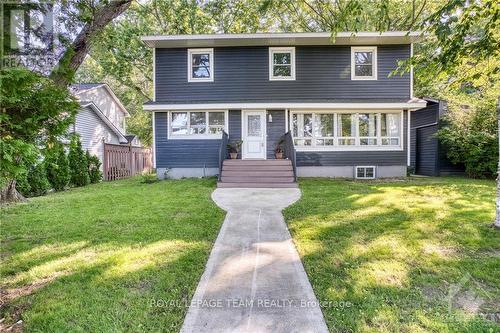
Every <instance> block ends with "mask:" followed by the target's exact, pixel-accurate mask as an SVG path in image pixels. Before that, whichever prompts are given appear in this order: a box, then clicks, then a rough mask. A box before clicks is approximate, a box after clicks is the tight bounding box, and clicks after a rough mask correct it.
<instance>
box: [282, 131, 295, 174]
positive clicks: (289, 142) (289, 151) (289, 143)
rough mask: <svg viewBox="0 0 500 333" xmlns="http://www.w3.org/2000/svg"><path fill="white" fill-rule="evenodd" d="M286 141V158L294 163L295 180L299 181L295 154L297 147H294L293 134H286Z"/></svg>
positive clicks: (289, 132)
mask: <svg viewBox="0 0 500 333" xmlns="http://www.w3.org/2000/svg"><path fill="white" fill-rule="evenodd" d="M284 139H285V142H284V144H283V145H284V150H285V157H286V158H287V159H289V160H290V161H291V162H292V168H293V178H294V179H295V181H297V165H296V161H297V154H296V152H295V146H294V145H293V138H292V132H291V131H288V132H286V133H285V137H284Z"/></svg>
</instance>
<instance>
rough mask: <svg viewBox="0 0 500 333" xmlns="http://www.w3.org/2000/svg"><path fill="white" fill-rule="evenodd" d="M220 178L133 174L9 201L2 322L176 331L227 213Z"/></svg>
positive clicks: (59, 328)
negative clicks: (218, 193)
mask: <svg viewBox="0 0 500 333" xmlns="http://www.w3.org/2000/svg"><path fill="white" fill-rule="evenodd" d="M214 187H215V179H203V180H177V181H174V180H169V181H162V182H157V183H154V184H142V183H141V182H140V181H139V179H137V178H135V179H128V180H123V181H117V182H107V183H101V184H96V185H91V186H88V187H85V188H79V189H72V190H70V191H67V192H63V193H55V194H50V195H47V196H45V197H39V198H33V199H31V200H30V202H29V203H27V204H18V205H14V206H8V207H6V208H2V216H1V221H2V224H1V240H2V242H1V248H0V250H1V251H0V254H1V258H2V265H1V269H0V279H1V280H0V287H1V290H2V295H1V296H2V299H3V301H4V302H6V304H4V305H3V306H2V307H1V308H0V311H1V313H0V318H3V317H5V318H6V320H5V322H4V323H2V324H1V325H4V327H5V326H8V325H10V324H12V323H14V322H16V321H17V320H19V319H22V320H23V326H24V327H22V329H24V330H25V331H27V332H34V331H37V332H63V331H64V332H67V331H74V332H111V331H132V332H146V331H147V332H150V331H153V332H154V331H157V332H159V331H178V330H179V328H180V326H181V325H182V321H183V319H184V315H185V313H186V311H187V309H186V307H185V306H184V302H188V301H189V300H190V299H191V297H192V295H193V294H194V290H195V288H196V285H197V283H198V281H199V279H200V276H201V274H202V273H203V269H204V266H205V263H206V260H207V258H208V254H209V252H210V249H211V247H212V244H213V242H214V241H215V238H216V236H217V233H218V230H219V228H220V226H221V223H222V220H223V217H224V212H223V211H222V210H220V209H219V208H217V207H216V206H215V204H214V203H213V202H212V201H211V199H210V194H211V192H212V191H213V189H214ZM171 301H172V302H171ZM167 302H171V303H167ZM153 303H154V305H152V304H153ZM0 330H1V329H0Z"/></svg>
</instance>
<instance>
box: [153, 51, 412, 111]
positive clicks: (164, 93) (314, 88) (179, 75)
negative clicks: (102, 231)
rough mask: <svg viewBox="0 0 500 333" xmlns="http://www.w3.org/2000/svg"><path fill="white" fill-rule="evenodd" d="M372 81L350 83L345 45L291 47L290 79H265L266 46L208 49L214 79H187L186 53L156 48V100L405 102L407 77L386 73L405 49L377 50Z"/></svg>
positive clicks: (266, 66)
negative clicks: (211, 52) (293, 72)
mask: <svg viewBox="0 0 500 333" xmlns="http://www.w3.org/2000/svg"><path fill="white" fill-rule="evenodd" d="M377 53H378V80H376V81H353V80H351V73H350V72H351V66H350V61H351V51H350V47H349V46H304V47H302V46H301V47H296V80H295V81H269V64H268V56H269V55H268V47H225V48H224V47H223V48H216V49H215V50H214V58H215V60H214V62H215V81H214V82H191V83H188V80H187V49H157V50H156V102H158V103H210V102H235V103H236V102H273V101H286V102H313V101H316V102H321V101H339V102H340V101H346V100H356V101H359V102H362V101H363V100H377V99H378V100H381V101H383V100H386V101H389V100H394V101H404V100H408V99H409V90H410V79H409V74H405V75H403V76H400V75H394V76H392V77H388V76H389V74H390V73H391V72H392V71H393V70H394V69H395V68H396V67H397V61H398V60H402V59H406V58H408V57H409V54H410V46H409V45H383V46H378V51H377Z"/></svg>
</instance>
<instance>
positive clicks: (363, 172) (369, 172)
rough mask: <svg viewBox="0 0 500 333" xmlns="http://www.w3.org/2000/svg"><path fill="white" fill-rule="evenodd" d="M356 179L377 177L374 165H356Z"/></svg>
mask: <svg viewBox="0 0 500 333" xmlns="http://www.w3.org/2000/svg"><path fill="white" fill-rule="evenodd" d="M355 176H356V179H375V167H374V166H356V175H355Z"/></svg>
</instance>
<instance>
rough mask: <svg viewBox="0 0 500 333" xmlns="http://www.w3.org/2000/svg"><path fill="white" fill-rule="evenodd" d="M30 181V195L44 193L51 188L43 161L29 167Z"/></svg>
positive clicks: (35, 195) (34, 195)
mask: <svg viewBox="0 0 500 333" xmlns="http://www.w3.org/2000/svg"><path fill="white" fill-rule="evenodd" d="M28 183H29V185H30V191H29V196H33V197H37V196H40V195H44V194H45V193H47V191H48V190H49V189H50V183H49V181H48V180H47V174H46V173H45V166H44V165H43V162H38V163H37V164H35V165H32V166H31V167H30V168H29V169H28Z"/></svg>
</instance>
